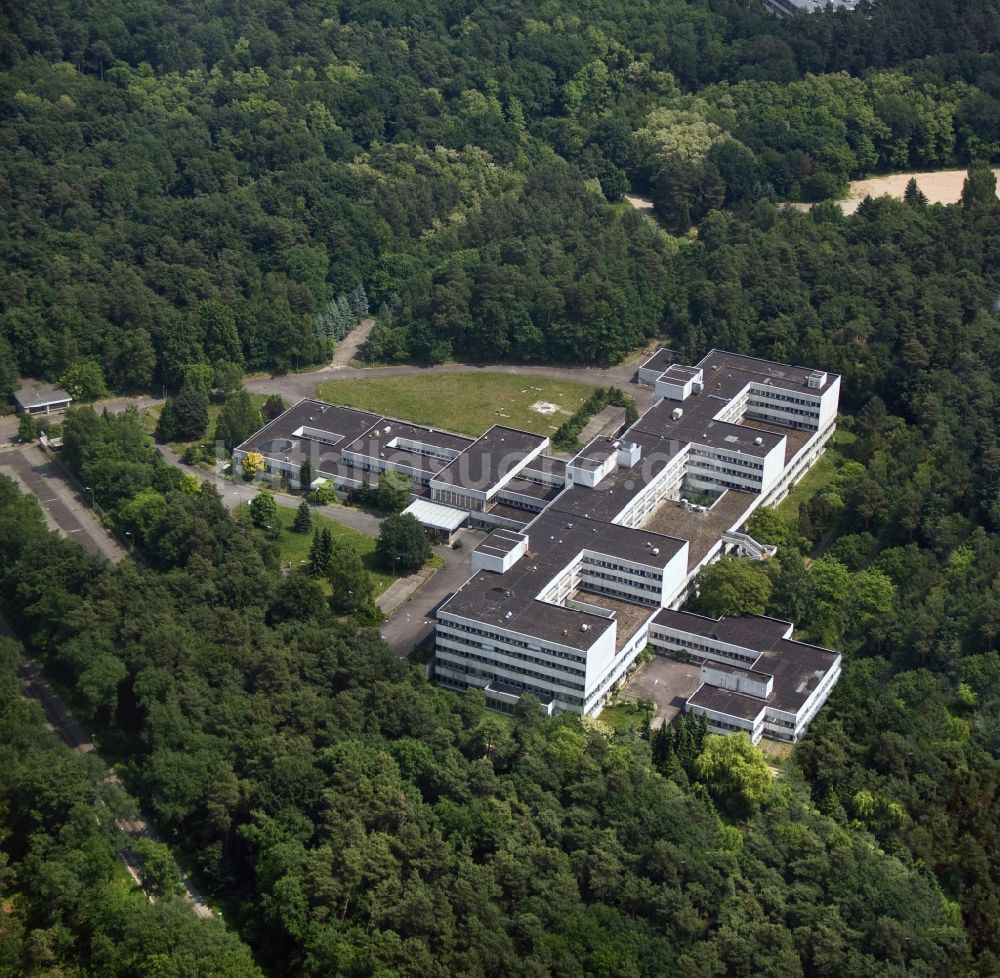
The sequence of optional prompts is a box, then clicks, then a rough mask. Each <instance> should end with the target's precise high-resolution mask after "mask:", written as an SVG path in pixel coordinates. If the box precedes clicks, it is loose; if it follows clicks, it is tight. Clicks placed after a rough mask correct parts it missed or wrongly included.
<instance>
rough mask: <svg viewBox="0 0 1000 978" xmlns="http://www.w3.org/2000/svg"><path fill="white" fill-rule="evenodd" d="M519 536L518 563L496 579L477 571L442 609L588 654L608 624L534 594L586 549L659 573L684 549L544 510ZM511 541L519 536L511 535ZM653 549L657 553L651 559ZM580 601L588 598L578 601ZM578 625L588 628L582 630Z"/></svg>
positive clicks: (597, 601)
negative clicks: (522, 549)
mask: <svg viewBox="0 0 1000 978" xmlns="http://www.w3.org/2000/svg"><path fill="white" fill-rule="evenodd" d="M524 532H525V533H526V534H527V537H528V552H527V553H526V554H525V555H524V556H523V557H521V558H520V560H518V561H517V562H516V563H515V564H514V565H513V566H512V567H511V568H510V569H509V570H507V571H505V572H504V573H502V574H501V573H498V572H495V571H481V572H479V573H478V574H475V575H473V577H472V578H471V579H470V580H469V581H468V583H466V584H465V585H464V586H463V587H462V588H461V589H460V590H459V591H456V592H455V594H454V595H453V596H452V597H451V598H449V599H448V601H447V602H446V604H445V605H443V606H442V610H447V611H450V612H452V613H453V614H456V615H461V616H462V617H464V618H468V619H470V620H472V621H481V622H484V623H486V624H489V625H495V626H500V627H501V628H509V629H511V630H513V631H518V632H522V633H525V634H528V635H532V636H536V637H538V638H540V639H542V640H543V641H547V642H555V643H557V644H562V645H568V646H570V647H572V648H579V649H588V648H590V646H591V645H592V644H593V643H594V641H596V639H597V638H598V636H599V635H600V634H602V633H603V631H604V630H605V629H606V628H608V627H610V626H611V624H612V621H613V619H609V618H604V617H603V616H600V615H594V614H591V613H589V612H584V611H577V610H575V609H572V608H566V607H563V606H561V605H554V604H549V603H548V602H544V601H538V600H537V595H538V594H540V593H541V592H542V591H543V590H544V589H545V587H546V586H547V585H548V584H549V583H550V582H551V581H552V579H553V578H554V577H555V576H556V575H557V574H559V572H560V571H562V570H563V568H565V566H566V565H567V564H568V563H569V562H570V560H571V559H572V558H573V556H574V555H576V554H578V553H581V552H582V551H584V550H591V551H594V552H596V553H601V554H607V555H608V556H609V557H612V558H613V557H621V558H622V559H624V560H627V561H630V562H632V563H637V564H644V565H646V566H650V567H657V568H662V567H665V566H666V565H667V564H668V563H669V562H670V560H671V559H672V558H673V557H674V556H675V555H676V554H677V553H678V552H679V551H680V550H682V549H683V548H685V547H686V546H687V541H685V540H675V539H673V538H671V537H666V536H663V535H662V534H659V533H650V532H649V531H647V530H634V529H631V528H629V527H625V526H618V525H616V524H614V523H601V522H598V521H596V520H584V519H567V518H566V516H565V515H564V514H562V513H550V512H548V511H547V512H545V513H542V514H540V515H539V516H537V517H536V518H535V519H534V520H533V521H532V522H531V524H530V525H529V526H528V527H527V528H526V529H525V531H524ZM494 533H502V534H504V536H506V535H507V534H510V533H511V531H509V530H503V531H499V530H498V531H494ZM504 536H502V537H500V538H499V541H498V545H499V546H503V544H502V542H500V541H502V540H503V539H504ZM513 536H514V537H518V538H519V537H520V535H519V534H516V533H515V534H513ZM491 537H492V534H491V536H490V537H487V538H486V541H484V543H487V542H489V541H490V539H491ZM507 539H510V537H507ZM480 546H482V544H481V545H480ZM653 550H657V551H659V552H658V553H655V554H654V553H653ZM498 595H500V596H501V597H498ZM603 597H605V596H603V595H602V596H600V597H599V598H598V597H596V596H595V600H594V601H593V602H591V603H593V604H600V603H601V599H602V598H603ZM580 600H583V601H586V600H589V598H584V597H581V598H580ZM655 610H656V609H655V608H652V607H650V608H649V609H648V611H649V614H650V615H652V614H653V613H654V612H655ZM581 616H582V617H581ZM595 619H596V621H595ZM598 622H599V624H598ZM583 625H587V626H588V627H587V628H586V629H585V630H584V629H583V628H582V626H583Z"/></svg>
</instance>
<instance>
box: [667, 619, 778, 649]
mask: <svg viewBox="0 0 1000 978" xmlns="http://www.w3.org/2000/svg"><path fill="white" fill-rule="evenodd" d="M654 621H655V622H656V624H657V625H662V626H663V627H664V628H675V629H677V630H678V631H681V632H689V633H691V634H692V635H701V636H702V637H704V638H712V639H715V640H716V641H717V642H726V643H728V644H729V645H737V646H739V647H740V648H743V649H749V650H750V651H751V652H757V653H758V654H760V653H762V652H766V651H767V650H768V649H771V648H774V647H775V645H777V644H778V643H779V642H781V641H782V640H783V639H786V638H788V636H789V635H791V633H792V623H791V622H789V621H782V620H781V619H780V618H766V617H764V616H762V615H723V616H722V617H721V618H707V617H705V616H704V615H696V614H694V612H691V611H674V610H673V609H672V608H663V609H662V610H661V611H660V613H659V614H658V615H657V616H656V618H655V619H654ZM796 644H797V643H796Z"/></svg>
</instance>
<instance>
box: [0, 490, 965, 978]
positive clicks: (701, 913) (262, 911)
mask: <svg viewBox="0 0 1000 978" xmlns="http://www.w3.org/2000/svg"><path fill="white" fill-rule="evenodd" d="M227 519H228V516H227V514H226V513H225V511H224V510H221V511H220V513H219V523H220V524H221V525H222V526H224V525H225V523H226V520H227ZM230 529H231V532H230V533H229V535H228V540H227V539H226V538H225V534H223V533H220V534H219V535H218V536H217V537H216V539H215V541H214V543H213V544H212V545H211V546H209V547H208V548H207V549H205V550H204V551H203V550H200V549H199V551H198V552H196V553H194V554H192V555H191V556H190V558H189V559H188V560H187V561H186V563H185V564H184V566H182V567H176V568H174V569H172V570H169V571H144V570H141V569H140V568H139V567H137V566H136V565H135V564H133V563H132V562H125V563H123V564H120V565H119V566H117V567H114V568H112V567H109V566H107V565H100V564H99V563H98V562H97V561H96V560H95V559H94V558H91V557H89V556H88V555H87V554H85V553H84V551H83V550H82V549H81V548H80V547H78V546H77V545H76V544H74V543H72V542H68V541H64V540H61V539H59V538H57V537H55V536H54V535H52V534H50V533H49V532H48V531H47V530H46V529H45V526H44V520H43V518H42V514H41V510H40V509H39V507H38V505H37V504H36V503H35V502H34V500H32V499H29V498H26V497H23V496H20V495H19V494H18V492H17V490H16V487H15V486H14V485H13V484H12V483H10V482H9V481H7V480H4V479H0V568H2V570H0V595H2V599H3V605H4V608H5V610H6V612H7V613H9V614H10V616H11V619H12V621H13V622H14V623H15V625H16V626H17V628H18V629H19V631H20V632H21V634H22V635H23V636H25V637H26V638H27V640H28V641H29V642H30V644H31V646H32V647H33V648H34V649H35V650H36V651H37V652H38V653H39V654H40V655H41V656H43V657H44V660H45V663H46V666H47V668H48V669H49V670H50V671H51V673H52V674H53V675H54V676H55V677H57V679H58V680H59V681H60V682H62V683H64V684H66V685H67V686H68V687H71V688H75V689H77V690H78V703H77V708H78V709H79V710H80V711H81V712H82V713H84V714H85V715H86V716H88V717H89V719H90V721H91V722H92V724H93V725H94V726H96V727H97V728H98V729H99V730H105V731H106V735H107V737H108V738H109V743H111V744H115V745H117V749H118V750H119V751H120V752H121V753H122V754H123V756H124V757H125V758H126V764H127V778H128V780H129V782H130V783H131V784H132V785H133V786H134V788H135V789H136V790H137V791H138V792H139V794H140V795H141V797H142V798H143V799H144V801H145V802H146V804H147V806H148V808H149V811H150V812H151V813H152V814H153V815H154V817H155V818H156V820H157V823H158V825H159V826H160V828H161V830H162V831H163V832H164V833H165V834H166V836H167V838H168V839H169V840H170V841H172V842H173V843H174V844H176V846H177V847H178V849H179V850H181V851H182V852H184V853H186V855H187V858H188V859H189V860H191V861H192V862H193V863H194V864H195V865H196V866H197V869H198V872H199V875H200V877H201V878H202V879H204V880H205V882H206V883H207V885H208V886H210V887H211V888H212V891H213V892H214V894H215V896H216V897H217V898H219V899H221V900H222V901H223V902H224V905H226V906H228V907H229V908H230V916H231V919H232V920H233V921H234V922H235V923H236V924H237V926H238V927H239V928H240V931H241V933H242V935H243V936H244V938H245V939H246V940H247V941H248V942H249V944H250V945H251V947H253V948H254V950H255V951H256V953H257V957H258V960H259V961H260V963H261V964H262V966H263V967H264V968H265V969H266V970H267V971H269V972H271V973H273V974H284V975H295V976H306V975H316V976H320V975H322V976H328V975H344V976H347V975H357V976H362V975H371V976H374V975H388V974H393V975H400V976H404V975H412V976H414V978H418V976H419V978H426V976H428V975H441V976H446V975H453V974H454V975H458V974H479V975H496V976H501V975H504V976H509V975H526V976H527V975H531V976H536V975H538V976H540V975H565V976H582V975H584V974H586V975H606V976H607V978H619V976H629V975H634V976H644V975H649V976H652V975H664V974H678V975H681V974H683V975H695V976H698V975H704V976H711V975H719V974H727V975H734V976H739V975H746V976H750V975H772V976H774V978H788V976H794V975H804V974H807V973H808V974H813V975H829V976H831V978H833V976H837V978H843V976H853V975H859V976H861V975H875V974H878V975H880V976H895V975H898V976H900V978H902V976H908V975H912V974H921V975H927V976H931V975H947V974H955V975H961V974H968V973H970V968H971V966H972V961H973V957H972V952H971V951H970V949H969V946H968V943H967V941H966V938H965V937H964V936H963V931H962V925H961V918H960V915H959V911H958V907H957V906H956V904H955V903H954V902H953V899H952V898H949V897H948V896H947V894H946V893H945V892H944V891H943V890H942V888H941V885H940V884H939V883H938V882H937V880H936V879H935V878H934V876H933V875H932V874H931V873H930V872H928V870H927V869H926V868H925V867H924V866H922V865H921V863H920V862H919V861H918V860H917V859H916V858H915V857H914V856H912V855H911V854H910V853H909V851H907V849H906V848H905V847H903V846H901V845H897V846H896V847H895V848H896V849H897V850H898V851H896V852H895V853H892V852H889V851H887V850H886V848H884V847H883V846H880V845H879V844H877V843H876V840H875V838H874V837H873V836H872V835H871V834H870V831H869V830H868V829H866V828H865V827H864V826H863V825H862V824H861V823H860V822H859V821H855V820H851V821H848V820H847V818H846V816H845V814H844V812H843V811H842V810H841V811H839V812H838V813H836V814H828V813H824V812H821V811H818V810H817V809H816V807H815V805H814V803H813V802H812V801H811V800H810V789H809V787H808V785H806V784H805V783H804V782H803V780H802V778H801V777H794V778H791V777H790V778H788V779H786V780H785V781H784V782H781V783H777V782H775V781H774V780H773V778H772V776H771V774H770V772H769V771H768V769H767V767H766V766H765V765H764V763H763V761H762V760H761V759H760V757H759V755H755V753H754V752H753V751H752V750H751V749H750V748H749V745H747V744H746V742H745V741H743V742H741V741H740V740H738V739H737V738H721V737H707V738H706V737H705V736H704V732H703V730H700V729H698V727H697V725H695V726H694V728H693V729H692V727H691V725H682V726H681V727H680V728H678V731H677V736H676V737H673V738H666V739H665V738H663V737H658V738H654V740H653V742H652V743H650V741H649V740H648V739H646V738H644V737H642V736H640V735H639V734H638V733H636V732H635V731H634V730H632V729H630V730H628V731H626V732H625V733H621V734H612V733H611V732H610V730H609V729H608V728H606V727H605V726H604V725H603V724H601V723H600V722H589V723H581V722H580V720H579V719H578V718H574V717H569V716H567V717H563V718H559V719H556V720H543V719H542V718H541V716H540V714H539V711H538V709H537V704H535V705H534V707H533V706H532V704H531V703H530V702H528V701H525V702H524V703H523V704H522V708H521V709H520V710H519V712H518V715H517V717H516V718H514V720H513V722H511V721H510V720H508V719H506V718H502V717H498V716H496V715H494V714H491V713H490V712H489V711H487V710H486V709H485V708H484V700H483V696H482V694H481V693H479V692H470V693H469V694H467V695H465V696H463V697H458V696H456V695H454V694H451V693H446V692H444V691H441V690H437V689H435V688H434V687H432V686H429V685H428V684H427V683H426V681H425V680H424V678H423V673H422V671H420V670H418V669H417V668H416V667H415V666H412V665H410V664H409V663H407V662H404V661H402V660H400V659H398V658H396V657H395V656H393V655H392V654H391V653H390V652H389V650H388V649H387V648H386V647H385V646H384V645H383V644H382V643H381V640H380V639H379V637H378V635H377V634H376V633H374V632H373V631H366V630H361V631H358V630H356V629H355V628H354V627H352V626H350V625H344V624H338V623H336V622H333V621H331V620H330V616H329V609H327V610H326V611H323V610H322V609H317V610H316V611H315V612H311V611H308V610H307V609H305V608H302V607H299V608H297V609H296V614H295V615H294V616H293V617H291V618H290V619H287V620H283V621H281V623H280V624H276V625H271V624H269V623H268V621H269V618H271V612H272V611H273V609H274V608H275V606H276V605H277V604H278V603H279V602H280V601H281V600H282V596H281V589H282V582H281V578H280V575H279V574H277V573H268V572H267V570H266V567H265V566H264V565H263V563H262V557H261V554H260V553H259V552H256V551H255V547H254V546H253V545H252V544H250V545H248V544H247V540H246V537H245V536H241V535H240V534H238V533H237V532H235V531H232V528H230ZM22 722H23V721H22ZM35 736H36V737H37V734H36V735H35ZM14 750H15V754H16V753H17V751H16V747H15V748H14ZM748 752H749V753H748ZM39 764H43V762H42V761H41V760H40V759H39V760H37V764H36V757H35V755H33V754H30V753H29V754H27V755H20V756H18V764H17V765H16V766H15V771H23V772H24V773H23V774H22V775H21V776H20V777H21V778H22V779H26V780H27V781H28V785H27V786H26V785H21V790H23V791H25V792H28V791H29V788H30V786H31V785H32V784H34V783H35V782H32V781H31V777H34V778H36V779H37V777H38V776H40V774H41V776H43V777H45V779H46V784H47V785H48V784H49V778H50V774H49V771H48V770H47V769H46V770H45V772H44V773H42V772H39V770H38V765H39ZM4 777H5V778H7V777H13V778H14V780H15V782H17V781H18V776H17V775H16V774H12V773H11V771H10V769H9V768H8V769H7V770H6V771H5V775H4ZM34 790H36V791H37V790H38V789H37V787H36V788H35V789H34ZM19 797H23V796H19ZM84 797H85V795H84ZM45 800H46V801H48V803H49V804H50V805H54V804H55V802H54V801H51V800H49V799H47V798H46V799H45ZM35 804H36V805H38V804H41V802H36V803H35ZM15 806H16V808H15V810H16V811H17V812H19V813H25V812H27V811H29V809H28V808H25V807H23V806H22V805H21V804H20V803H19V802H15ZM30 810H31V811H34V810H35V809H34V808H31V809H30ZM80 818H83V822H84V828H86V827H87V826H88V825H90V824H91V823H89V822H87V821H86V818H85V817H84V816H80ZM78 822H79V819H78V820H77V823H78ZM77 823H74V824H77ZM49 831H50V832H57V828H56V827H52V828H51V829H50V830H49ZM78 831H79V828H78ZM32 838H33V839H36V843H37V844H41V843H38V842H37V837H36V836H32ZM61 844H62V845H63V846H64V847H65V850H66V852H67V853H68V854H69V853H72V854H73V856H72V860H71V862H72V865H76V863H77V860H79V859H83V858H84V857H83V856H82V855H77V854H76V853H77V851H78V850H81V849H83V850H85V848H86V845H88V844H89V843H85V841H84V840H83V839H81V838H79V836H78V835H75V834H72V833H69V834H65V835H64V836H62V838H61ZM104 844H105V845H107V843H104ZM66 858H67V859H70V856H69V855H67V857H66ZM109 859H110V856H108V857H106V858H105V860H104V865H105V866H108V865H109V863H108V860H109ZM11 865H12V867H13V869H14V871H15V872H16V873H18V876H17V879H19V880H23V881H24V884H23V885H25V886H28V887H31V886H34V885H39V886H41V885H48V884H47V883H46V882H45V881H46V880H47V876H46V875H45V872H49V870H46V871H45V872H42V867H39V866H38V864H37V863H36V862H33V861H31V859H30V856H29V855H25V856H23V858H21V857H20V853H19V852H16V851H15V853H14V859H13V861H12V864H11ZM106 871H109V870H106ZM49 912H50V913H52V912H54V911H52V910H50V911H49ZM95 915H96V916H97V917H98V920H97V921H95V920H94V916H95ZM30 923H31V921H30V920H29V921H28V922H26V924H25V925H24V926H30ZM58 923H59V926H60V935H61V936H62V943H61V944H59V945H57V947H56V950H55V952H54V954H53V956H54V957H56V959H57V960H58V959H59V957H58V956H59V955H60V954H64V955H66V958H65V959H64V960H72V949H73V948H76V947H80V946H83V945H84V942H86V941H87V940H88V938H90V939H93V938H91V937H90V935H91V934H92V932H93V929H94V928H95V926H98V925H102V926H107V924H102V918H101V911H100V909H99V906H98V907H95V906H93V905H91V904H89V903H86V904H84V905H83V906H81V907H80V908H79V909H78V912H77V913H75V914H72V915H67V916H66V917H65V918H63V919H60V920H59V921H58ZM36 926H40V925H36ZM15 939H20V937H19V934H15ZM41 939H42V938H40V937H38V938H36V937H32V935H31V933H27V936H26V938H25V940H28V941H31V942H32V943H31V946H32V947H34V946H35V943H37V941H39V940H41ZM99 960H102V959H99V958H97V957H96V955H95V957H94V961H95V962H97V961H99ZM161 965H162V966H161V969H160V970H158V971H156V974H157V975H166V976H173V975H184V974H190V972H189V971H185V970H184V964H183V962H182V961H181V960H180V959H179V960H178V961H177V962H171V961H166V960H165V961H163V962H161ZM20 973H24V974H30V973H31V972H30V970H29V971H23V972H22V971H18V970H14V974H20ZM101 973H102V974H103V973H110V972H101Z"/></svg>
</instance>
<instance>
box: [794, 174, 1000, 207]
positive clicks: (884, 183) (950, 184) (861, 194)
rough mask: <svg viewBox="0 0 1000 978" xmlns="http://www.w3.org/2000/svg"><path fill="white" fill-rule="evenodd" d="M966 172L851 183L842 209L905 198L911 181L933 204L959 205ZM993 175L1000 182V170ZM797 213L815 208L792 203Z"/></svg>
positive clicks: (913, 175)
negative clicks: (878, 199) (876, 199)
mask: <svg viewBox="0 0 1000 978" xmlns="http://www.w3.org/2000/svg"><path fill="white" fill-rule="evenodd" d="M967 172H968V171H967V170H929V171H927V172H926V173H888V174H885V175H884V176H881V177H869V178H868V179H867V180H852V181H851V183H850V185H849V189H848V191H847V196H846V197H845V198H844V199H843V200H842V201H840V208H841V210H842V211H843V212H844V213H845V214H853V213H854V212H855V211H856V210H857V209H858V204H860V203H861V201H863V200H864V199H865V197H869V196H871V197H881V196H882V195H883V194H889V196H890V197H902V196H903V192H904V191H905V190H906V185H907V184H908V183H909V182H910V178H911V177H912V178H914V179H916V181H917V186H918V187H919V188H920V189H921V190H922V191H923V192H924V195H925V196H926V197H927V200H928V201H930V203H932V204H957V203H958V201H959V200H960V199H961V197H962V185H963V184H964V182H965V175H966V173H967ZM993 173H994V174H995V175H996V176H997V178H998V180H1000V168H998V169H995V170H994V171H993ZM785 206H786V207H792V208H794V209H795V210H797V211H808V210H811V209H812V204H801V203H789V204H786V205H785Z"/></svg>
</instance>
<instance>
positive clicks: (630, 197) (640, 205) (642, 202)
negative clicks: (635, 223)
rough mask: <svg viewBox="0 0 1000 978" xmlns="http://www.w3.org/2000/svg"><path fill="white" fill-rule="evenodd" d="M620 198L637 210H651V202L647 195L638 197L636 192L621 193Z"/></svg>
mask: <svg viewBox="0 0 1000 978" xmlns="http://www.w3.org/2000/svg"><path fill="white" fill-rule="evenodd" d="M622 198H623V199H624V200H627V201H628V202H629V203H630V204H631V205H632V206H633V207H634V208H635V209H636V210H637V211H652V209H653V202H652V201H651V200H650V199H649V198H648V197H640V196H638V194H622Z"/></svg>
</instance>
